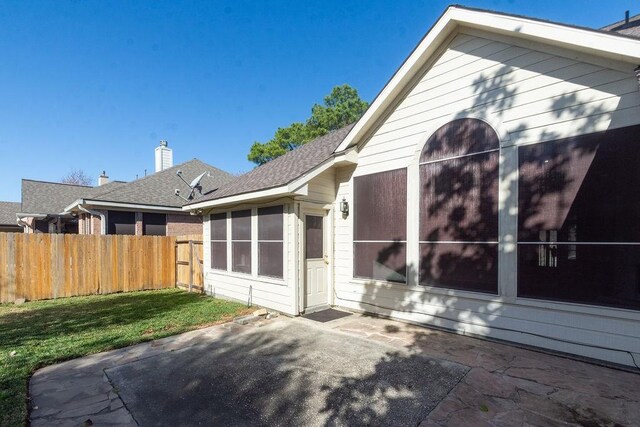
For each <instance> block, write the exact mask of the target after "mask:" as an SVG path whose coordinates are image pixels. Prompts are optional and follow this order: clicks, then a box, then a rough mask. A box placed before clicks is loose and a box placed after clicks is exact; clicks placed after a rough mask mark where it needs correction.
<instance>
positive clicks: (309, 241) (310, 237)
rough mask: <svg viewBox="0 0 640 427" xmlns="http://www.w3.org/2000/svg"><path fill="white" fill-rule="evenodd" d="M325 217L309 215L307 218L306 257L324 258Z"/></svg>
mask: <svg viewBox="0 0 640 427" xmlns="http://www.w3.org/2000/svg"><path fill="white" fill-rule="evenodd" d="M323 220H324V218H323V217H321V216H315V215H307V216H306V220H305V258H306V259H318V258H324V231H323V230H324V227H323Z"/></svg>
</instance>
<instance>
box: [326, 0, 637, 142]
mask: <svg viewBox="0 0 640 427" xmlns="http://www.w3.org/2000/svg"><path fill="white" fill-rule="evenodd" d="M460 27H469V28H475V29H481V30H484V31H488V32H493V33H498V34H508V35H510V36H514V35H517V37H520V38H524V39H529V40H533V41H537V42H541V43H546V44H549V45H553V46H559V47H563V48H567V49H572V50H576V51H579V52H583V53H587V54H591V55H595V56H600V57H604V58H608V59H614V60H618V61H622V62H628V63H631V64H638V63H640V39H634V38H628V37H623V36H621V35H619V34H616V33H606V32H601V31H596V30H589V29H584V28H576V27H571V26H566V25H562V24H557V23H552V22H546V21H537V20H532V19H528V18H525V17H517V16H510V15H503V14H499V13H494V12H489V11H477V10H470V9H466V8H460V7H456V6H450V7H449V8H448V9H447V10H446V11H445V12H444V13H443V15H442V16H441V17H440V19H439V20H438V21H437V22H436V23H435V24H434V26H433V27H432V28H431V30H429V32H428V33H427V34H426V35H425V36H424V38H423V39H422V40H421V41H420V43H419V44H418V46H417V47H416V48H415V49H414V51H413V52H412V53H411V54H410V55H409V57H408V58H407V59H406V60H405V62H404V63H403V64H402V65H401V66H400V68H399V69H398V70H397V71H396V73H395V74H394V75H393V77H392V78H391V79H390V80H389V82H388V83H387V84H386V85H385V87H384V88H383V89H382V91H380V93H379V94H378V96H377V97H376V98H375V99H374V101H373V102H372V103H371V105H370V107H369V108H368V109H367V111H366V112H365V114H364V115H363V116H362V117H361V118H360V120H358V122H357V123H356V124H355V126H354V127H353V128H352V129H351V131H349V133H348V134H347V136H346V137H345V139H344V140H343V141H342V143H341V144H340V145H339V146H338V148H337V149H336V152H338V151H342V150H345V149H346V148H348V147H351V146H353V145H355V144H357V143H359V142H360V141H362V140H364V139H366V137H367V135H368V134H369V132H370V130H371V127H372V126H373V125H374V124H375V123H377V122H378V120H379V119H380V118H382V117H383V115H384V114H385V112H386V111H387V110H388V108H389V107H390V106H391V105H392V104H393V102H394V100H395V99H397V97H398V96H399V95H400V94H401V93H402V91H403V90H405V87H406V86H407V85H408V84H409V83H410V82H411V81H412V79H413V78H414V77H415V76H414V75H415V73H417V72H418V71H419V70H421V69H422V67H424V66H425V65H426V64H427V63H428V61H429V60H430V58H431V56H432V55H433V54H434V53H436V51H437V50H438V49H439V48H440V46H441V44H442V43H443V42H444V41H445V40H446V39H447V38H448V37H449V36H451V35H452V34H453V33H454V32H455V31H456V30H457V29H458V28H460Z"/></svg>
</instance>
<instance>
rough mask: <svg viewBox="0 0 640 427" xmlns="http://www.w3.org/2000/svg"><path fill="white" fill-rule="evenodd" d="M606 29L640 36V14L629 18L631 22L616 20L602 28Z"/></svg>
mask: <svg viewBox="0 0 640 427" xmlns="http://www.w3.org/2000/svg"><path fill="white" fill-rule="evenodd" d="M601 29H602V30H604V31H612V32H615V33H618V34H623V35H625V36H631V37H638V38H640V14H638V15H635V16H632V17H630V18H629V22H625V21H624V20H622V21H618V22H615V23H613V24H610V25H607V26H606V27H602V28H601Z"/></svg>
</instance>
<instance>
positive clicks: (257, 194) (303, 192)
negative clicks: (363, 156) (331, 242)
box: [182, 148, 358, 211]
mask: <svg viewBox="0 0 640 427" xmlns="http://www.w3.org/2000/svg"><path fill="white" fill-rule="evenodd" d="M357 162H358V153H357V151H356V150H355V149H354V148H352V149H348V150H345V151H342V152H340V153H335V154H333V155H332V156H331V157H329V158H328V159H327V160H325V161H324V162H322V163H320V164H319V165H317V166H315V167H314V168H312V169H311V170H309V171H307V172H306V173H305V174H303V175H302V176H300V177H298V178H296V179H294V180H292V181H290V182H289V183H287V184H285V185H281V186H278V187H273V188H269V189H264V190H258V191H251V192H248V193H243V194H236V195H233V196H228V197H221V198H219V199H213V200H207V201H203V202H199V203H193V204H189V205H186V206H183V207H182V209H183V210H185V211H195V210H201V209H210V208H215V207H221V206H226V205H230V204H237V203H240V202H251V201H258V200H261V199H268V198H273V197H289V196H290V197H295V196H308V195H309V192H308V190H309V189H308V185H307V184H308V183H309V181H311V180H312V179H313V178H315V177H316V176H318V175H320V174H321V173H322V172H324V171H326V170H327V169H330V168H332V167H333V166H339V165H340V166H342V165H346V164H357Z"/></svg>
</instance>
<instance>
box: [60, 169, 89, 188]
mask: <svg viewBox="0 0 640 427" xmlns="http://www.w3.org/2000/svg"><path fill="white" fill-rule="evenodd" d="M60 182H62V183H63V184H75V185H93V178H91V177H90V176H89V175H87V174H86V173H85V172H84V171H83V170H82V169H73V170H71V171H70V172H69V173H68V174H66V175H65V176H63V177H62V178H61V179H60Z"/></svg>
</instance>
